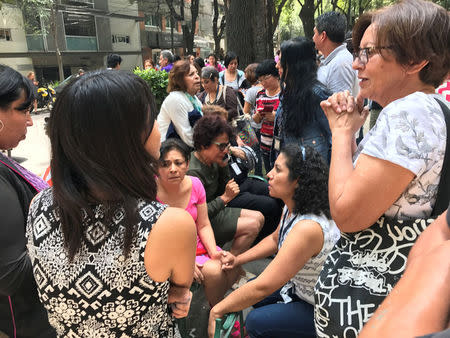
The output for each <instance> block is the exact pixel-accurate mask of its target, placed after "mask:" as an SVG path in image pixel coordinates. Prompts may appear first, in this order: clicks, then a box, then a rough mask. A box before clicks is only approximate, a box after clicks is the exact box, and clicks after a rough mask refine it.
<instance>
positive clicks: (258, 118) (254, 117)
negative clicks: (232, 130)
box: [252, 110, 263, 123]
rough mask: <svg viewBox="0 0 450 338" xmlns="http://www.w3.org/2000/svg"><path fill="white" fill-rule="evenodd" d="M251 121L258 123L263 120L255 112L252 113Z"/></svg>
mask: <svg viewBox="0 0 450 338" xmlns="http://www.w3.org/2000/svg"><path fill="white" fill-rule="evenodd" d="M252 119H253V121H255V123H260V122H261V120H262V119H263V116H262V114H260V113H259V112H258V111H257V110H255V112H254V113H253V116H252Z"/></svg>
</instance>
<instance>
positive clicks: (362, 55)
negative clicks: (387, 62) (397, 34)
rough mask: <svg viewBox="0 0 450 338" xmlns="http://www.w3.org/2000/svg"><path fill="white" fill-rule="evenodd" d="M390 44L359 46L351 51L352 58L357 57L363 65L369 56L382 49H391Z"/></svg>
mask: <svg viewBox="0 0 450 338" xmlns="http://www.w3.org/2000/svg"><path fill="white" fill-rule="evenodd" d="M391 48H392V47H391V46H371V47H366V48H360V49H358V50H355V51H354V52H353V60H356V59H357V58H358V59H359V62H361V63H362V64H363V65H364V66H365V65H366V64H367V62H369V58H370V57H371V56H372V55H374V54H377V53H380V51H381V50H382V49H391Z"/></svg>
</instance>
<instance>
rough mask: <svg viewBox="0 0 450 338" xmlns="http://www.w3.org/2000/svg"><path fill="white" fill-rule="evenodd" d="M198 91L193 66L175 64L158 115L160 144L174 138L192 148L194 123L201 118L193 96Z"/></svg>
mask: <svg viewBox="0 0 450 338" xmlns="http://www.w3.org/2000/svg"><path fill="white" fill-rule="evenodd" d="M199 90H200V77H199V74H198V72H197V69H196V68H195V66H194V65H193V64H191V63H190V62H189V61H188V60H184V61H177V62H175V63H174V65H173V68H172V70H171V71H170V73H169V86H168V87H167V92H168V93H169V95H168V96H167V97H166V98H165V100H164V101H163V103H162V105H161V111H160V113H159V115H158V124H159V131H160V132H161V142H162V141H165V140H166V139H168V138H172V137H175V138H180V139H181V140H183V142H184V143H186V144H187V145H188V146H189V147H193V146H194V143H193V141H192V134H193V132H194V130H193V128H194V124H195V122H197V120H198V119H199V118H201V117H202V104H201V102H200V101H199V100H198V98H197V96H196V94H197V92H198V91H199Z"/></svg>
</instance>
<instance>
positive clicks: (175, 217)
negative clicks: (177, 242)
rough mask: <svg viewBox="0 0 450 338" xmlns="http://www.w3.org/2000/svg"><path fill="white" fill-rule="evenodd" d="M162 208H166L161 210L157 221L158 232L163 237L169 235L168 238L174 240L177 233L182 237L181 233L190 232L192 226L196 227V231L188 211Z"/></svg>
mask: <svg viewBox="0 0 450 338" xmlns="http://www.w3.org/2000/svg"><path fill="white" fill-rule="evenodd" d="M159 204H160V203H159ZM162 206H163V207H164V208H163V209H162V210H161V212H160V213H159V215H158V216H159V217H158V219H157V220H156V221H155V225H156V227H155V229H157V230H156V231H158V232H160V233H161V234H162V235H163V236H164V235H167V237H169V238H172V239H173V236H174V234H175V233H176V234H178V235H180V233H185V232H190V231H191V230H192V226H194V230H195V224H194V222H193V219H192V216H191V215H190V214H189V213H188V212H187V211H186V210H184V209H181V208H173V207H169V206H165V205H162ZM152 231H153V230H152ZM181 237H183V236H181Z"/></svg>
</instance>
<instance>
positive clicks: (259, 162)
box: [253, 128, 263, 176]
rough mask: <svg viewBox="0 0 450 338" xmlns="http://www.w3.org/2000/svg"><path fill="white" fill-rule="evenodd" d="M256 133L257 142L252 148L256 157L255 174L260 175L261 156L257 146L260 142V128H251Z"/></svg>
mask: <svg viewBox="0 0 450 338" xmlns="http://www.w3.org/2000/svg"><path fill="white" fill-rule="evenodd" d="M253 130H254V131H255V134H256V138H257V139H258V144H257V145H256V146H255V147H254V148H253V150H254V151H255V153H256V158H257V159H258V163H256V165H255V175H258V176H262V175H263V172H262V166H263V163H262V157H261V149H260V148H259V144H260V143H261V129H255V128H253Z"/></svg>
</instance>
